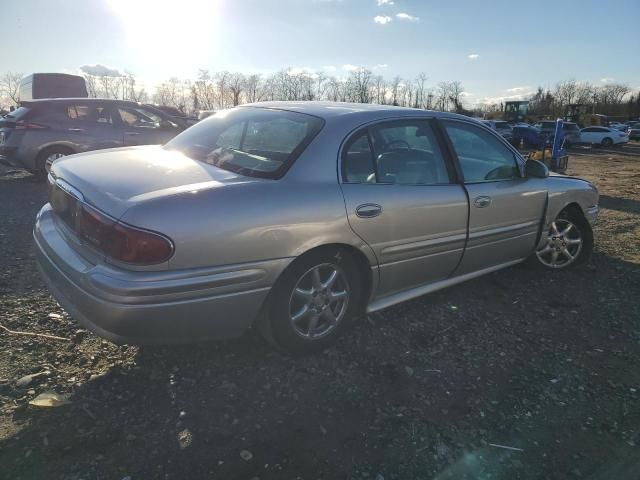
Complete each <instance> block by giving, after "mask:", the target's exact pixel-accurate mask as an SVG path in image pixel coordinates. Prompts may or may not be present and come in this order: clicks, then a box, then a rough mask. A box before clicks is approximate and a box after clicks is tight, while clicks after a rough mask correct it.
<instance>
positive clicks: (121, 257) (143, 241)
mask: <svg viewBox="0 0 640 480" xmlns="http://www.w3.org/2000/svg"><path fill="white" fill-rule="evenodd" d="M75 226H76V233H77V235H78V236H79V237H80V238H81V239H82V240H84V241H85V242H87V243H89V244H90V245H92V246H93V247H94V248H96V249H97V250H100V251H101V252H103V253H104V254H105V255H107V256H108V257H111V258H113V259H114V260H118V261H120V262H125V263H132V264H136V265H150V264H155V263H162V262H165V261H167V260H168V259H169V257H170V256H171V254H172V253H173V244H172V243H171V240H169V239H168V238H167V237H165V236H164V235H160V234H159V233H155V232H151V231H149V230H144V229H141V228H137V227H132V226H130V225H126V224H124V223H120V222H117V221H115V220H114V219H112V218H109V217H107V216H106V215H103V214H102V213H100V212H99V211H97V210H96V209H94V208H92V207H90V206H88V205H86V204H81V206H80V207H79V212H78V216H77V217H76V225H75Z"/></svg>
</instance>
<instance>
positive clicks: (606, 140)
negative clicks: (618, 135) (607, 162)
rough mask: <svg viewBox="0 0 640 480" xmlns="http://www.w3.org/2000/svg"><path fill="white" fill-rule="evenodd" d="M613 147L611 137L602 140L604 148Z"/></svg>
mask: <svg viewBox="0 0 640 480" xmlns="http://www.w3.org/2000/svg"><path fill="white" fill-rule="evenodd" d="M611 145H613V140H611V139H610V138H609V137H607V138H603V139H602V146H603V147H610V146H611Z"/></svg>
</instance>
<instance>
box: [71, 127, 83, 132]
mask: <svg viewBox="0 0 640 480" xmlns="http://www.w3.org/2000/svg"><path fill="white" fill-rule="evenodd" d="M69 131H70V132H84V129H82V128H70V129H69Z"/></svg>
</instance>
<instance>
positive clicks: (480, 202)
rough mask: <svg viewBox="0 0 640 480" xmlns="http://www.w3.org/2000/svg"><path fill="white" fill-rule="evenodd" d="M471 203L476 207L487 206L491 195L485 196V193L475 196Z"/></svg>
mask: <svg viewBox="0 0 640 480" xmlns="http://www.w3.org/2000/svg"><path fill="white" fill-rule="evenodd" d="M473 205H474V206H476V207H478V208H484V207H488V206H489V205H491V197H487V196H486V195H481V196H479V197H476V198H475V200H474V201H473Z"/></svg>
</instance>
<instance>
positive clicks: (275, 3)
mask: <svg viewBox="0 0 640 480" xmlns="http://www.w3.org/2000/svg"><path fill="white" fill-rule="evenodd" d="M0 3H2V13H1V18H2V25H3V27H2V30H3V40H4V41H3V48H2V49H1V50H0V72H5V71H18V72H22V73H25V74H27V73H33V72H70V73H75V72H79V68H80V67H81V66H83V65H95V64H99V65H104V66H107V67H109V68H112V69H116V70H119V71H128V72H131V73H133V74H135V75H136V76H137V77H138V78H140V79H142V80H143V82H144V83H145V84H148V85H152V84H154V83H160V82H161V81H163V80H166V79H168V78H170V77H178V78H181V79H186V78H195V77H196V75H197V72H198V70H199V69H208V70H210V71H220V70H229V71H241V72H244V73H263V74H268V73H271V72H275V71H278V70H282V69H308V70H312V71H317V70H324V71H325V72H326V73H327V74H329V75H337V76H345V75H347V74H348V72H349V70H350V69H353V68H356V67H366V68H369V69H371V70H372V71H373V72H374V73H376V74H381V75H383V76H385V77H387V78H392V77H394V76H396V75H399V76H401V77H403V78H408V79H412V78H415V77H416V76H417V75H418V74H420V73H421V72H424V73H425V74H426V75H427V77H428V81H427V83H428V84H429V85H436V84H437V83H438V82H440V81H450V80H459V81H461V82H462V84H463V86H464V88H465V90H466V92H467V97H466V100H467V102H469V103H471V104H475V103H479V102H486V101H494V100H502V99H505V98H506V99H508V98H509V97H515V96H519V95H526V94H528V93H530V92H533V91H534V90H535V88H536V87H537V86H538V85H540V86H543V87H552V86H553V85H554V84H555V83H556V82H558V81H560V80H568V79H575V80H579V81H590V82H592V83H594V84H598V85H603V84H605V83H607V82H621V83H626V84H628V85H629V86H631V87H632V88H633V89H634V90H635V89H640V54H639V53H638V45H640V26H639V25H640V20H639V19H640V0H616V1H615V2H606V1H603V0H536V1H534V2H532V1H530V0H529V1H519V0H491V1H476V0H453V1H451V0H438V1H435V0H434V1H432V0H20V1H15V0H2V1H1V2H0Z"/></svg>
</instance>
